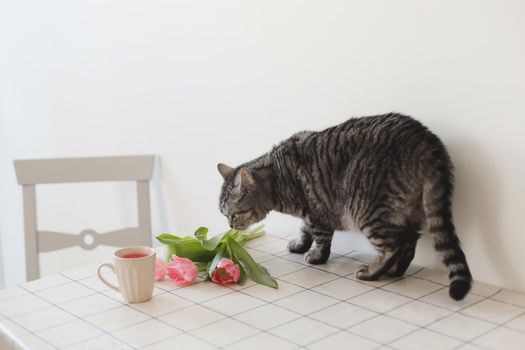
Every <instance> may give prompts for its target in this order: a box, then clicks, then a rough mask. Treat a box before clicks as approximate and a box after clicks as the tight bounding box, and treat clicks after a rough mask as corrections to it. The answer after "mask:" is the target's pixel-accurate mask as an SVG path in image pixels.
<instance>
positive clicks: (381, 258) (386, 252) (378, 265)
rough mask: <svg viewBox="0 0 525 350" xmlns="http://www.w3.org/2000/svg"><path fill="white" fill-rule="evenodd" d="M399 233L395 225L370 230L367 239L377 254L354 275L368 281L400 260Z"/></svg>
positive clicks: (383, 272) (400, 244)
mask: <svg viewBox="0 0 525 350" xmlns="http://www.w3.org/2000/svg"><path fill="white" fill-rule="evenodd" d="M401 234H402V233H401V232H400V230H399V229H398V228H397V227H388V226H385V227H381V228H377V229H374V230H373V231H371V232H370V234H369V236H368V239H369V240H370V243H372V245H374V247H375V248H376V250H377V251H378V255H377V256H376V258H375V259H374V260H373V261H372V262H371V263H370V264H368V265H362V266H360V267H359V268H358V269H357V270H356V272H355V275H356V277H357V278H358V279H360V280H368V281H370V280H376V279H378V278H379V277H381V276H382V275H384V274H386V273H387V272H389V271H390V269H392V268H393V267H394V266H395V265H396V264H397V263H398V261H400V259H401V256H402V253H403V249H402V248H403V241H402V240H400V238H401V237H400V235H401ZM405 264H406V261H405ZM409 264H410V262H408V264H407V267H408V265H409ZM403 265H404V264H403ZM401 267H403V266H401ZM403 272H404V271H403Z"/></svg>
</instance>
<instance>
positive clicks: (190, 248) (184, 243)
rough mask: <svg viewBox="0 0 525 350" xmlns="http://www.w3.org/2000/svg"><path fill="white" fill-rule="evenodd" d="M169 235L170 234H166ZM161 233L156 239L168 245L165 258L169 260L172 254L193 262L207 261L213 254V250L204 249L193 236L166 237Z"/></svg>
mask: <svg viewBox="0 0 525 350" xmlns="http://www.w3.org/2000/svg"><path fill="white" fill-rule="evenodd" d="M168 236H171V235H168ZM168 236H166V235H161V236H159V237H157V239H158V240H159V241H160V242H162V243H164V244H166V245H167V247H168V257H167V260H168V261H171V256H172V255H177V256H178V257H181V258H187V259H190V260H192V261H194V262H199V261H200V262H208V261H210V260H211V259H213V257H214V256H215V252H213V251H209V250H207V249H204V247H203V246H202V245H201V243H200V242H199V241H198V240H197V239H196V238H194V237H184V238H180V237H176V236H171V237H168Z"/></svg>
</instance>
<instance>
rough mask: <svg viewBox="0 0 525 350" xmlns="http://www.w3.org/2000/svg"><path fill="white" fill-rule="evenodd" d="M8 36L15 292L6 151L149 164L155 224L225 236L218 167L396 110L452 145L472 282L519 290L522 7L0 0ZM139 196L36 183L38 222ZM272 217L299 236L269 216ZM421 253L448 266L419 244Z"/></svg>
mask: <svg viewBox="0 0 525 350" xmlns="http://www.w3.org/2000/svg"><path fill="white" fill-rule="evenodd" d="M0 36H1V41H0V43H1V46H0V50H1V52H0V117H1V119H0V157H1V158H0V161H1V163H0V201H1V202H0V205H1V207H0V233H1V240H2V244H1V247H2V248H1V249H2V259H3V263H4V265H5V271H4V275H5V276H4V277H5V282H6V284H7V285H12V284H14V283H16V282H21V281H23V280H24V265H23V224H22V203H21V197H22V195H21V189H20V188H19V186H18V185H17V184H16V180H15V175H14V170H13V167H12V160H13V159H20V158H44V157H70V156H74V157H77V156H94V155H120V154H157V155H159V156H160V157H161V159H162V165H161V167H160V168H159V169H157V170H158V171H157V173H156V178H155V181H154V182H153V184H152V201H153V220H154V227H153V228H154V231H155V232H156V233H157V232H161V231H170V232H174V233H179V234H191V233H192V232H193V230H194V229H195V228H196V227H198V226H201V225H207V226H210V227H211V228H213V229H214V230H215V231H220V230H223V229H225V228H226V221H225V220H224V218H222V217H221V215H220V214H219V212H218V209H217V196H218V193H219V189H220V185H221V179H220V177H219V175H218V174H217V172H216V163H217V162H219V161H222V162H226V163H228V164H231V165H236V164H238V163H240V162H243V161H246V160H249V159H251V158H254V157H256V156H258V155H260V154H261V153H263V152H265V151H267V150H269V149H270V147H271V146H272V145H273V144H275V143H277V142H279V141H280V140H282V139H284V138H286V137H288V136H289V135H291V134H292V133H294V132H295V131H298V130H302V129H321V128H324V127H327V126H330V125H333V124H337V123H340V122H343V121H344V120H345V119H347V118H349V117H351V116H358V115H369V114H376V113H385V112H389V111H399V112H403V113H407V114H410V115H413V116H415V117H417V118H418V119H420V120H421V121H423V122H424V123H425V124H427V125H428V126H429V127H430V128H431V129H432V130H434V131H435V132H436V133H437V134H438V135H440V136H441V138H442V139H443V141H444V142H445V143H446V145H447V146H448V147H449V149H450V153H451V155H452V158H453V160H454V162H455V164H456V168H457V172H456V173H457V181H456V184H457V191H456V195H455V201H454V213H455V217H456V223H457V226H458V232H459V235H460V237H461V239H462V241H463V245H464V248H465V251H466V253H467V257H468V259H469V262H470V265H471V268H472V271H473V274H474V276H475V278H476V279H479V280H482V281H486V282H490V283H495V284H499V285H502V286H506V287H510V288H513V289H519V290H522V291H525V269H523V254H524V250H525V249H524V248H525V234H524V230H523V219H522V218H523V216H524V208H525V185H524V181H523V179H525V162H524V160H525V141H524V140H523V135H522V134H523V132H524V131H525V121H524V116H523V114H524V113H525V64H524V62H525V2H523V1H518V0H516V1H501V0H498V1H496V0H494V1H442V0H434V1H417V0H413V1H407V0H400V1H386V0H384V1H365V0H363V1H346V0H345V1H343V0H341V1H334V0H324V1H307V0H294V1H282V0H279V1H277V0H264V1H240V0H239V1H194V0H187V1H178V0H164V1H160V0H149V1H144V0H142V1H131V0H125V1H124V0H121V1H108V0H91V1H69V0H63V1H56V0H48V1H26V0H0ZM133 191H134V187H133V186H132V185H131V184H120V185H116V184H87V185H81V186H73V185H53V186H43V187H42V188H41V189H39V191H38V199H39V210H40V217H39V224H40V228H41V229H48V230H57V231H65V232H71V233H78V232H80V231H81V230H82V229H84V228H86V227H88V226H90V227H93V228H95V229H96V230H98V231H99V232H104V231H106V230H111V229H115V228H119V227H120V226H125V225H131V224H134V223H135V222H136V218H135V217H136V215H135V212H134V200H135V197H134V196H135V194H134V192H133ZM94 223H96V224H94ZM267 224H268V230H269V231H289V232H294V231H296V230H297V227H298V222H297V221H296V220H295V219H292V218H288V217H285V216H283V215H277V214H275V215H272V216H271V217H270V218H269V219H268V220H267ZM358 237H359V236H358V235H356V246H362V243H363V241H362V238H358ZM108 253H109V251H108V250H105V251H104V250H103V251H101V252H99V256H97V257H96V258H97V259H104V256H107V254H108ZM63 254H69V255H72V254H73V255H75V257H76V259H75V261H74V262H67V263H65V262H64V261H65V260H66V259H65V258H63V256H64V255H63ZM53 259H54V260H53ZM44 260H46V261H44V263H45V264H44V265H45V266H44V267H43V270H44V273H51V272H53V271H56V270H60V269H64V268H65V269H67V268H71V267H73V266H76V265H82V264H84V263H85V262H84V259H83V258H81V255H80V254H77V251H76V250H71V251H70V252H66V253H62V255H60V254H58V255H57V254H55V255H54V258H51V257H44ZM416 261H417V262H418V263H420V264H425V265H427V266H438V267H439V266H440V265H439V263H438V259H437V256H436V254H435V253H434V252H433V250H432V248H431V245H430V241H429V240H428V238H424V239H422V241H421V242H420V245H419V248H418V254H417V258H416Z"/></svg>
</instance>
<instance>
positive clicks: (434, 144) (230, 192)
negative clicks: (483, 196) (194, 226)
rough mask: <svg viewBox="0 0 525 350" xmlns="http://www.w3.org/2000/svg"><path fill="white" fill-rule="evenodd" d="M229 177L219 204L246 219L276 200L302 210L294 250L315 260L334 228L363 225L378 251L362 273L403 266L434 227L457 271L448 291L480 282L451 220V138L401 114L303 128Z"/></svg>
mask: <svg viewBox="0 0 525 350" xmlns="http://www.w3.org/2000/svg"><path fill="white" fill-rule="evenodd" d="M218 169H219V172H220V173H221V175H222V176H223V178H224V184H223V186H222V190H221V194H220V210H221V212H222V213H223V214H224V215H225V216H226V217H227V218H228V221H229V223H230V226H231V227H234V228H238V229H245V228H247V227H248V226H250V225H252V224H254V223H256V222H258V221H260V220H262V219H264V218H265V216H266V215H267V214H268V213H269V212H270V211H271V210H277V211H279V212H282V213H286V214H291V215H293V216H296V217H299V218H301V219H303V221H304V226H303V227H302V229H301V233H300V235H299V237H298V238H297V239H295V240H292V241H290V243H289V244H288V249H289V250H290V252H292V253H305V252H307V251H308V250H310V248H311V246H312V244H313V242H314V241H315V247H314V248H313V249H312V250H311V251H310V252H309V253H308V254H307V255H306V257H305V259H306V261H307V262H308V263H310V264H322V263H325V262H326V261H327V260H328V257H329V255H330V245H331V241H332V236H333V234H334V230H350V229H359V230H360V231H361V232H363V233H364V234H365V235H366V236H367V237H368V239H369V241H370V242H371V243H372V245H373V246H374V247H375V248H376V250H377V251H378V255H377V257H376V259H375V260H374V261H373V262H372V263H371V264H369V265H363V266H361V267H360V268H359V269H358V270H357V271H356V277H357V278H359V279H361V280H375V279H377V278H379V277H380V276H382V275H388V276H402V275H403V274H404V272H405V271H406V269H407V268H408V266H409V264H410V262H411V261H412V259H413V258H414V253H415V249H416V243H417V240H418V238H419V236H420V234H419V231H420V230H421V229H422V228H423V227H426V228H427V229H428V231H429V232H430V234H431V235H432V237H433V241H434V248H435V249H436V251H438V252H439V253H440V255H441V258H442V261H443V263H444V264H445V265H446V267H447V269H448V271H449V277H450V281H451V283H450V288H449V294H450V296H451V297H452V298H453V299H456V300H461V299H463V298H464V297H465V295H466V294H467V293H468V291H469V290H470V287H471V283H472V276H471V274H470V271H469V268H468V265H467V261H466V258H465V254H464V253H463V251H462V250H461V247H460V242H459V239H458V237H457V235H456V232H455V228H454V224H453V222H452V210H451V197H452V192H453V186H452V180H453V175H452V163H451V161H450V158H449V156H448V153H447V151H446V149H445V146H444V145H443V143H442V142H441V141H440V140H439V138H438V137H437V136H436V135H434V134H433V133H432V132H430V131H429V130H428V129H427V128H426V127H425V126H423V125H422V124H421V123H420V122H418V121H416V120H414V119H412V118H410V117H408V116H404V115H400V114H393V113H391V114H386V115H379V116H372V117H363V118H353V119H350V120H348V121H346V122H344V123H342V124H339V125H336V126H334V127H331V128H328V129H326V130H323V131H319V132H312V131H303V132H299V133H297V134H295V135H293V136H292V137H290V138H289V139H287V140H284V141H283V142H281V143H280V144H279V145H277V146H275V147H274V148H273V149H272V150H271V151H270V152H268V153H266V154H265V155H263V156H261V157H259V158H256V159H254V160H252V161H250V162H247V163H245V164H242V165H240V166H238V167H236V168H231V167H229V166H227V165H224V164H219V165H218Z"/></svg>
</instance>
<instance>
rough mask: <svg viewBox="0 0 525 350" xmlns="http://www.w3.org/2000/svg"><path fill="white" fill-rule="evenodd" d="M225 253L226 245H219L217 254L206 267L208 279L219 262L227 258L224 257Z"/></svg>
mask: <svg viewBox="0 0 525 350" xmlns="http://www.w3.org/2000/svg"><path fill="white" fill-rule="evenodd" d="M225 253H226V244H221V245H220V246H219V249H217V254H215V257H214V258H213V260H212V261H211V263H210V265H209V266H208V275H209V276H210V277H211V275H212V274H213V271H214V270H215V268H216V267H217V264H218V263H219V260H221V259H222V258H226V257H227V256H225Z"/></svg>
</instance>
